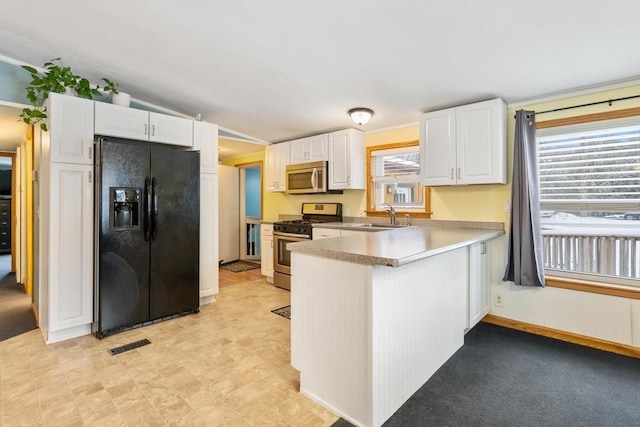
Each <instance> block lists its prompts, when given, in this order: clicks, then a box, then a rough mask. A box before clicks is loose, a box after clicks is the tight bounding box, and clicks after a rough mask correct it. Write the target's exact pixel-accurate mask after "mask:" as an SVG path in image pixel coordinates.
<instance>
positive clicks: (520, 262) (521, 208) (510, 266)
mask: <svg viewBox="0 0 640 427" xmlns="http://www.w3.org/2000/svg"><path fill="white" fill-rule="evenodd" d="M502 280H504V281H511V282H514V283H515V284H516V285H522V286H542V287H544V260H543V258H542V230H541V227H540V191H539V185H538V147H537V144H536V121H535V113H534V112H533V111H524V110H518V111H517V112H516V134H515V141H514V150H513V180H512V188H511V225H510V228H509V252H508V258H507V269H506V271H505V273H504V278H503V279H502Z"/></svg>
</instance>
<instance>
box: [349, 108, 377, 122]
mask: <svg viewBox="0 0 640 427" xmlns="http://www.w3.org/2000/svg"><path fill="white" fill-rule="evenodd" d="M349 115H350V116H351V120H353V121H354V123H356V124H357V125H359V126H362V125H364V124H366V123H367V122H368V121H369V120H371V116H373V110H371V109H369V108H361V107H359V108H352V109H351V110H349Z"/></svg>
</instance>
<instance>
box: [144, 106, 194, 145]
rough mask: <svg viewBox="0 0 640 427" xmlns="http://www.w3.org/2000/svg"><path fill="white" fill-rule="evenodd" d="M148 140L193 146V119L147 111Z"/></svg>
mask: <svg viewBox="0 0 640 427" xmlns="http://www.w3.org/2000/svg"><path fill="white" fill-rule="evenodd" d="M149 126H150V130H149V141H153V142H163V143H166V144H173V145H182V146H184V147H192V146H193V120H189V119H184V118H182V117H174V116H167V115H166V114H158V113H149Z"/></svg>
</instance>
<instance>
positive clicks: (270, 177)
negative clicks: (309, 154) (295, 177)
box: [264, 142, 289, 192]
mask: <svg viewBox="0 0 640 427" xmlns="http://www.w3.org/2000/svg"><path fill="white" fill-rule="evenodd" d="M264 160H265V168H264V171H265V173H264V177H265V179H264V185H265V189H266V191H270V192H284V191H285V190H286V189H287V182H286V179H287V174H286V168H287V165H288V164H289V142H281V143H279V144H271V145H267V146H266V147H265V149H264Z"/></svg>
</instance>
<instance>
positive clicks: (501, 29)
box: [0, 0, 640, 142]
mask: <svg viewBox="0 0 640 427" xmlns="http://www.w3.org/2000/svg"><path fill="white" fill-rule="evenodd" d="M638 16H640V2H638V1H637V0H613V1H608V2H603V1H593V0H587V1H585V0H563V1H558V0H553V1H551V0H538V1H535V2H516V1H504V0H483V1H471V0H448V1H437V2H436V1H424V0H413V1H412V0H401V1H384V0H373V1H372V0H346V1H345V0H325V1H315V2H310V1H295V0H270V1H256V0H254V1H248V0H214V1H191V2H177V1H172V0H138V1H136V2H132V1H127V0H114V1H109V2H105V1H103V2H87V1H85V0H66V1H65V3H64V7H61V6H60V4H59V2H54V1H45V0H7V1H4V2H3V7H2V13H1V14H0V54H1V55H5V56H7V57H10V58H14V59H16V60H18V61H21V62H24V63H28V64H32V65H41V64H42V63H43V62H45V61H46V60H49V59H51V58H54V57H62V58H63V60H64V63H65V65H70V66H71V67H72V68H73V69H74V70H75V71H76V72H77V73H79V74H82V75H85V76H86V77H88V78H89V79H90V80H92V81H94V82H99V80H100V78H101V77H108V78H110V79H112V80H115V81H117V82H119V83H120V88H121V90H123V91H125V92H128V93H130V94H131V95H132V96H133V97H134V98H136V99H139V100H142V101H146V102H150V103H153V104H156V105H160V106H163V107H166V108H169V109H171V110H175V111H177V112H181V113H183V114H186V115H189V116H195V115H196V114H197V113H201V114H202V118H203V120H206V121H210V122H214V123H218V124H219V125H220V126H222V127H224V128H226V129H230V130H233V131H237V132H240V133H242V134H246V135H250V136H252V137H254V138H257V139H260V140H263V141H269V142H279V141H283V140H287V139H293V138H297V137H302V136H306V135H311V134H315V133H322V132H326V131H331V130H335V129H342V128H346V127H352V126H354V125H353V123H352V122H351V121H350V120H349V118H348V117H347V110H349V109H350V108H353V107H358V106H363V107H368V108H371V109H373V110H374V111H375V115H374V117H373V119H372V120H371V122H370V123H369V124H367V125H365V126H363V127H362V129H363V130H372V129H380V128H385V127H390V126H396V125H401V124H405V123H412V122H416V121H417V120H418V117H419V114H420V113H421V112H424V111H430V110H435V109H440V108H443V107H448V106H453V105H457V104H462V103H468V102H474V101H479V100H484V99H488V98H492V97H498V96H499V97H502V98H503V99H505V101H507V102H508V103H513V102H519V101H523V100H526V99H531V98H534V97H538V96H543V95H549V94H554V93H560V92H566V91H570V90H575V89H578V88H584V87H589V86H594V85H599V84H603V83H611V82H618V81H624V80H631V79H636V78H638V77H639V76H640V55H638V54H637V51H638V41H640V25H638Z"/></svg>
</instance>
